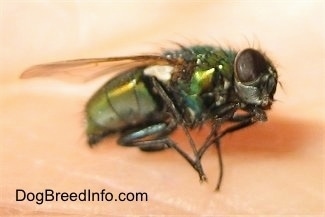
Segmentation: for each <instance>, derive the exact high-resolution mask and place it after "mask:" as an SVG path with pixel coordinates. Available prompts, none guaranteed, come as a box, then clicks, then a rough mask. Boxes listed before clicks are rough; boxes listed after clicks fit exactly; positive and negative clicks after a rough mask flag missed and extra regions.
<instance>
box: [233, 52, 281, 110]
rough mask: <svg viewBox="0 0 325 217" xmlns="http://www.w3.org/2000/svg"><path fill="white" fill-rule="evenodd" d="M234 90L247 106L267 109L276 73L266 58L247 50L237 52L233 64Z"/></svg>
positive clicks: (271, 100) (274, 85)
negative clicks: (251, 105)
mask: <svg viewBox="0 0 325 217" xmlns="http://www.w3.org/2000/svg"><path fill="white" fill-rule="evenodd" d="M234 74H235V76H234V88H235V91H236V94H237V95H238V97H239V98H240V99H241V100H242V101H243V102H246V103H247V104H253V105H256V106H261V107H262V108H268V107H270V106H271V104H272V102H273V95H274V93H275V90H276V85H277V72H276V70H275V68H274V67H273V65H272V63H271V62H270V61H269V60H268V58H267V57H266V56H264V55H263V54H262V53H260V52H259V51H257V50H254V49H251V48H248V49H245V50H243V51H241V52H239V53H238V54H237V56H236V59H235V62H234Z"/></svg>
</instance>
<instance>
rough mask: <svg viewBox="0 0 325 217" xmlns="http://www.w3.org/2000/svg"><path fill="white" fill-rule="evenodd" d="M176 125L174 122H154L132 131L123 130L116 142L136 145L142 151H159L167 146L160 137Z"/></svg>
mask: <svg viewBox="0 0 325 217" xmlns="http://www.w3.org/2000/svg"><path fill="white" fill-rule="evenodd" d="M176 127H177V125H176V122H175V121H173V120H171V121H170V122H169V123H156V124H152V125H149V126H146V127H143V128H139V129H136V130H133V131H129V132H125V133H123V134H122V136H121V137H120V138H119V140H118V143H119V144H120V145H124V146H137V147H139V148H140V149H141V150H142V151H148V152H151V151H160V150H163V149H166V148H169V146H168V144H166V143H165V142H162V141H161V140H160V139H157V138H162V137H165V136H166V135H168V134H169V133H170V132H172V131H173V130H174V129H175V128H176Z"/></svg>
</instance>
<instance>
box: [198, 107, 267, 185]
mask: <svg viewBox="0 0 325 217" xmlns="http://www.w3.org/2000/svg"><path fill="white" fill-rule="evenodd" d="M238 108H239V105H237V104H230V105H228V107H225V108H222V112H220V111H219V112H220V113H221V114H223V115H222V117H220V116H219V118H217V119H216V120H215V121H214V123H213V124H212V128H211V132H210V135H209V136H208V137H207V139H206V141H205V143H204V145H203V146H202V147H201V148H200V149H199V151H198V158H199V160H200V159H201V158H202V156H203V154H204V153H205V151H206V150H207V149H208V148H209V147H210V146H211V145H213V144H214V145H215V147H216V149H217V155H218V164H219V177H218V182H217V186H216V191H218V190H219V189H220V186H221V183H222V178H223V161H222V153H221V146H220V139H221V138H222V137H223V136H225V135H226V134H228V133H232V132H234V131H237V130H240V129H243V128H246V127H248V126H251V125H253V124H254V123H256V122H257V121H266V120H267V117H266V114H265V112H264V111H263V110H261V109H258V108H255V107H253V108H247V109H244V111H246V112H247V114H243V115H235V112H236V110H237V109H238ZM225 121H231V122H236V124H234V125H232V126H230V127H228V128H226V129H225V130H223V131H222V132H221V133H220V134H218V130H219V128H220V125H221V124H222V123H223V122H225Z"/></svg>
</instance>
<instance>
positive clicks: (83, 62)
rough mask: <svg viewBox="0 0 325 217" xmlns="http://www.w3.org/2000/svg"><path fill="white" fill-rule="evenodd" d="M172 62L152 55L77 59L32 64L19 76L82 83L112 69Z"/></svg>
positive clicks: (118, 69) (170, 63)
mask: <svg viewBox="0 0 325 217" xmlns="http://www.w3.org/2000/svg"><path fill="white" fill-rule="evenodd" d="M174 64H175V63H174V61H173V60H170V59H166V58H165V57H163V56H154V55H143V56H129V57H111V58H93V59H78V60H68V61H60V62H54V63H49V64H42V65H36V66H32V67H31V68H29V69H27V70H26V71H24V72H23V73H22V75H21V76H20V78H22V79H27V78H34V77H53V78H56V79H59V80H63V81H67V82H76V83H82V82H87V81H90V80H92V79H94V78H97V77H99V76H101V75H104V74H107V73H110V72H113V71H122V70H128V69H131V68H134V67H142V66H150V65H174Z"/></svg>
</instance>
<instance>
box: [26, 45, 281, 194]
mask: <svg viewBox="0 0 325 217" xmlns="http://www.w3.org/2000/svg"><path fill="white" fill-rule="evenodd" d="M116 68H119V69H120V70H121V69H122V70H121V73H119V74H118V75H117V76H115V77H114V78H112V79H110V80H109V81H108V82H107V83H105V84H104V85H103V86H102V87H101V88H99V89H98V90H97V92H96V93H95V94H94V95H93V96H92V97H91V98H90V99H89V101H88V102H87V104H86V108H85V114H86V121H87V127H86V134H87V138H88V144H89V145H90V146H93V145H95V144H97V143H99V142H100V141H101V140H102V139H103V138H105V137H107V136H110V135H111V134H114V133H120V136H119V138H118V141H117V142H118V144H120V145H124V146H136V147H139V148H140V149H141V150H142V151H148V152H151V151H160V150H164V149H167V148H173V149H174V150H175V151H176V152H178V153H179V154H180V155H181V156H182V157H183V158H184V159H185V160H186V161H187V162H188V163H189V164H190V165H191V166H192V167H193V168H194V170H195V171H196V172H197V173H198V175H199V177H200V180H201V181H205V180H206V176H205V174H204V171H203V168H202V165H201V158H202V156H203V155H204V153H205V151H206V150H207V149H208V148H209V147H210V146H212V145H214V146H216V148H217V151H218V152H217V153H218V158H219V167H220V170H219V171H220V172H219V178H218V183H217V186H216V190H219V188H220V186H221V181H222V176H223V164H222V156H221V150H220V139H221V138H222V137H223V136H225V135H226V134H229V133H231V132H235V131H237V130H240V129H243V128H246V127H248V126H251V125H252V124H254V123H256V122H259V121H266V120H267V115H266V112H265V111H266V110H268V109H270V108H271V105H272V103H273V101H274V100H273V96H274V94H275V91H276V86H277V83H278V75H277V71H276V69H275V67H274V66H273V64H272V62H271V60H270V59H269V58H268V57H267V56H266V55H265V54H264V53H262V52H260V51H258V50H256V49H252V48H246V49H243V50H241V51H235V50H231V49H223V48H221V47H213V46H192V47H180V48H179V49H177V50H173V51H167V52H164V53H162V54H161V55H141V56H127V57H111V58H95V59H79V60H70V61H62V62H55V63H50V64H45V65H37V66H33V67H31V68H30V69H28V70H26V71H25V72H24V73H23V74H22V75H21V78H31V77H45V76H54V77H60V75H64V76H66V77H65V78H63V80H69V79H75V78H77V79H81V80H83V81H87V80H91V79H93V78H96V77H98V76H100V75H103V74H106V73H109V72H110V71H112V70H114V69H116ZM61 79H62V78H61ZM239 111H241V112H239ZM226 122H231V123H233V124H232V125H230V127H228V128H226V129H224V130H220V126H222V125H223V123H226ZM205 123H209V124H210V125H211V130H210V133H209V135H208V136H207V138H206V139H205V141H204V143H203V145H202V146H201V147H200V148H199V149H198V148H197V146H196V144H195V142H194V141H193V139H192V137H191V134H190V130H192V129H198V128H200V126H202V125H203V124H205ZM178 127H180V128H181V129H182V130H183V131H184V132H185V134H186V136H187V139H188V143H189V144H190V145H191V148H192V150H193V154H194V158H193V157H191V156H190V155H189V154H187V153H186V152H185V151H183V150H182V149H181V148H180V147H179V146H178V144H177V143H176V142H175V141H174V140H172V139H171V138H170V137H169V135H170V134H171V133H172V132H173V131H174V130H175V129H176V128H178Z"/></svg>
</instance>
